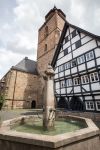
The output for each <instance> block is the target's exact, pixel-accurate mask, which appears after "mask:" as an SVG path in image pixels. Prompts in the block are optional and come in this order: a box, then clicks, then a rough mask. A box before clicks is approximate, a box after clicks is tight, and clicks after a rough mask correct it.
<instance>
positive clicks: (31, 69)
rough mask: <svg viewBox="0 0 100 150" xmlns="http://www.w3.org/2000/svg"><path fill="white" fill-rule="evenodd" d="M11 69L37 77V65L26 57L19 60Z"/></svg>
mask: <svg viewBox="0 0 100 150" xmlns="http://www.w3.org/2000/svg"><path fill="white" fill-rule="evenodd" d="M11 69H14V70H18V71H22V72H27V73H31V74H34V75H37V74H38V73H37V64H36V62H35V61H33V60H30V59H28V57H25V58H24V59H23V60H21V61H20V62H19V63H18V64H17V65H15V66H12V68H11Z"/></svg>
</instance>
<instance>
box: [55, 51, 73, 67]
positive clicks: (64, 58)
mask: <svg viewBox="0 0 100 150" xmlns="http://www.w3.org/2000/svg"><path fill="white" fill-rule="evenodd" d="M71 59H72V55H71V53H69V54H68V55H66V56H64V57H62V58H61V59H59V60H57V66H59V65H62V64H63V63H66V62H67V61H70V60H71Z"/></svg>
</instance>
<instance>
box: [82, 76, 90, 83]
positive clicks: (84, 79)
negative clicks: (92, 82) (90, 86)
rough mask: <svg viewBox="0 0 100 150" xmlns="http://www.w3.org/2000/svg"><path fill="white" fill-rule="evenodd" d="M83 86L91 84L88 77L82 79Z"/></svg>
mask: <svg viewBox="0 0 100 150" xmlns="http://www.w3.org/2000/svg"><path fill="white" fill-rule="evenodd" d="M81 81H82V84H85V83H89V78H88V76H87V75H85V76H82V77H81Z"/></svg>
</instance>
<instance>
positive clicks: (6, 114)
mask: <svg viewBox="0 0 100 150" xmlns="http://www.w3.org/2000/svg"><path fill="white" fill-rule="evenodd" d="M39 114H42V110H40V109H16V110H2V111H0V118H1V120H2V121H4V120H8V119H12V118H16V117H18V116H22V115H39Z"/></svg>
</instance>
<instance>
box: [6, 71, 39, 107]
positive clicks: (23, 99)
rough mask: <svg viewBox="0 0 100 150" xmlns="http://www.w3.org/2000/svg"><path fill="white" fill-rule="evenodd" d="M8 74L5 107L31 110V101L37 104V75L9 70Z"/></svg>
mask: <svg viewBox="0 0 100 150" xmlns="http://www.w3.org/2000/svg"><path fill="white" fill-rule="evenodd" d="M9 74H10V76H9ZM9 74H8V75H7V76H6V78H7V80H6V85H7V87H8V88H7V91H6V103H5V106H6V107H8V108H11V107H13V108H31V102H32V100H35V101H36V103H37V92H38V89H37V88H38V83H37V80H38V77H37V75H33V74H29V73H25V72H20V71H17V70H10V72H9ZM9 78H10V80H9ZM8 82H9V85H8Z"/></svg>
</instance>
